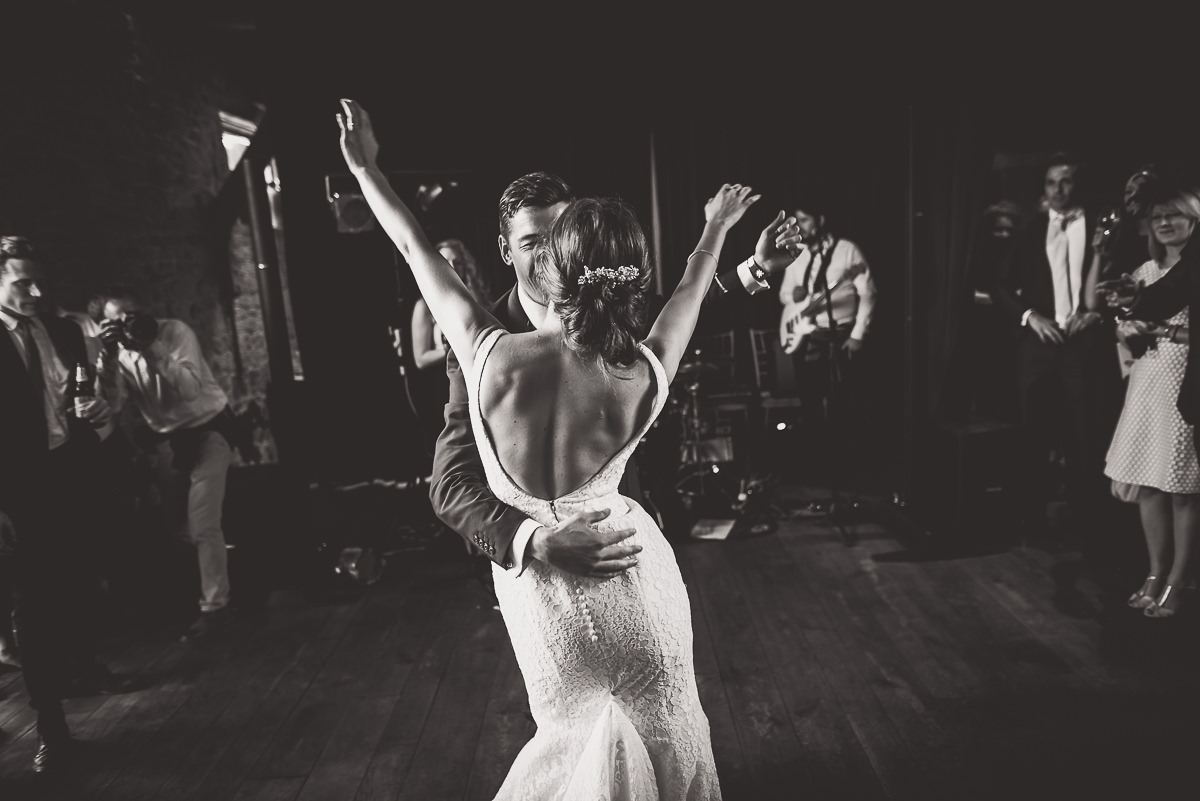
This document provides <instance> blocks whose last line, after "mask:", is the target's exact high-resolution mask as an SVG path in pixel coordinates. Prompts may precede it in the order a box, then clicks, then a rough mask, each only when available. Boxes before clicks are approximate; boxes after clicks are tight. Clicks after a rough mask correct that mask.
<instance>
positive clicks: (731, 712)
mask: <svg viewBox="0 0 1200 801" xmlns="http://www.w3.org/2000/svg"><path fill="white" fill-rule="evenodd" d="M867 517H868V519H866V520H864V521H862V522H860V523H857V524H855V525H852V526H851V529H850V533H851V534H852V535H853V536H854V540H855V541H854V542H853V544H851V545H846V544H844V543H843V542H842V540H841V537H840V536H839V534H838V532H837V531H836V530H835V529H834V528H831V527H829V526H828V525H827V524H822V523H821V522H819V521H817V522H814V521H804V520H784V521H782V522H780V524H779V526H778V528H777V529H776V530H775V531H773V532H769V533H766V534H760V535H749V534H748V533H742V532H736V531H735V534H734V536H733V537H732V538H731V539H729V540H728V541H725V542H700V541H691V542H681V543H679V544H678V547H677V548H676V551H677V554H678V558H679V563H680V567H681V569H682V572H683V576H684V580H685V581H686V582H687V586H688V588H689V592H690V595H691V600H692V608H693V620H694V627H695V633H696V671H697V678H698V680H699V686H700V693H701V699H702V701H703V704H704V708H705V710H706V711H707V713H708V716H709V719H710V721H711V724H712V735H713V749H714V752H715V754H716V759H717V767H718V771H719V773H720V776H721V782H722V786H723V790H724V795H725V798H726V799H728V800H729V801H741V800H742V799H755V800H758V799H789V801H790V800H791V799H808V798H813V799H862V800H867V799H997V800H998V801H999V800H1000V799H1015V798H1020V799H1029V798H1054V799H1077V798H1113V799H1132V798H1143V797H1151V796H1153V797H1159V796H1161V797H1176V796H1177V792H1179V791H1177V790H1176V789H1175V788H1176V787H1177V786H1179V785H1177V784H1176V782H1180V781H1182V779H1183V777H1185V776H1188V777H1190V778H1192V779H1194V767H1193V765H1194V760H1195V756H1196V753H1197V751H1196V745H1197V744H1198V742H1200V736H1198V731H1200V730H1198V728H1197V725H1196V720H1197V718H1196V714H1195V710H1196V709H1200V706H1197V705H1196V701H1197V696H1198V695H1200V693H1198V692H1197V684H1198V682H1197V680H1196V676H1197V675H1198V674H1197V670H1196V668H1197V664H1198V660H1197V659H1196V658H1195V650H1196V649H1195V641H1196V628H1195V625H1194V624H1191V623H1188V622H1187V621H1186V620H1184V619H1183V616H1182V615H1181V616H1180V617H1179V618H1177V619H1175V620H1171V621H1152V620H1146V619H1144V618H1141V617H1138V616H1137V615H1136V614H1135V613H1133V612H1131V611H1130V610H1127V609H1126V608H1124V606H1123V605H1122V603H1121V601H1122V600H1123V599H1122V598H1121V597H1118V595H1117V593H1118V592H1119V591H1127V590H1125V588H1123V587H1122V588H1115V587H1114V588H1106V587H1104V586H1101V585H1102V582H1098V581H1097V580H1096V579H1094V578H1092V577H1089V575H1088V573H1087V570H1086V569H1085V567H1084V566H1083V564H1082V562H1081V561H1080V557H1079V555H1078V554H1077V553H1073V552H1071V551H1066V552H1063V553H1059V554H1053V553H1048V552H1046V551H1045V550H1042V549H1040V548H1036V547H1031V546H1024V545H1020V544H1017V545H1014V546H1011V547H1007V548H1003V549H999V550H997V551H995V552H992V553H984V554H976V555H971V556H959V557H955V558H936V557H935V558H928V556H927V555H926V556H920V557H919V558H918V557H917V556H916V555H914V554H913V553H911V552H908V551H906V550H905V548H904V546H903V544H902V543H901V542H900V541H898V540H897V539H896V538H895V537H894V536H893V535H892V534H891V533H889V531H888V530H886V529H885V528H883V527H882V526H881V525H880V524H879V523H878V522H875V521H872V520H870V519H869V515H868V516H867ZM1130 536H1137V534H1136V532H1131V535H1130ZM473 567H474V563H473V562H471V561H469V560H468V559H467V558H466V557H465V556H463V555H462V549H461V547H459V546H457V545H456V544H455V543H450V542H441V541H438V542H435V543H433V544H432V545H431V546H430V547H428V548H427V549H426V550H424V551H414V552H411V553H408V554H406V555H403V556H402V557H401V558H398V559H397V560H395V561H393V562H392V563H391V564H389V566H388V568H387V571H386V573H385V577H384V579H383V580H382V581H380V582H379V583H377V584H375V585H373V586H372V587H370V588H369V589H367V590H366V591H365V592H362V593H360V594H358V595H357V596H353V597H349V598H345V597H342V598H328V597H325V598H317V597H313V596H311V595H305V594H302V593H300V592H293V591H277V592H275V593H273V594H272V595H271V596H270V598H269V600H268V602H267V603H266V604H265V606H264V607H263V608H261V609H256V610H253V611H248V612H245V613H243V614H241V615H240V616H239V617H238V619H237V620H236V621H235V622H234V624H233V625H232V627H231V628H230V630H229V631H228V632H227V633H226V634H225V635H224V636H223V637H221V638H218V639H216V640H214V641H211V642H207V643H203V644H184V643H180V642H177V641H176V640H175V639H174V638H173V636H171V633H170V632H169V631H168V630H166V629H162V630H144V631H136V632H134V633H132V634H129V635H128V636H125V637H121V638H119V641H118V642H115V643H114V644H113V645H112V646H111V647H110V649H109V652H108V653H106V654H105V655H106V656H107V657H109V664H110V666H111V667H113V669H115V670H119V671H122V672H130V673H140V674H143V675H144V676H145V677H146V679H147V680H148V682H149V686H148V687H147V688H146V689H144V690H140V691H137V692H133V693H129V694H126V695H120V696H110V697H98V698H82V699H73V700H71V701H69V702H68V713H69V723H70V726H71V728H72V731H73V732H74V734H75V736H76V737H77V738H78V739H79V740H81V741H82V742H83V748H82V751H81V753H80V756H79V760H78V762H77V764H76V767H75V769H74V772H73V774H72V776H71V777H69V779H68V780H67V781H66V783H65V784H64V785H62V786H59V787H56V788H54V789H53V791H49V790H47V789H46V788H40V789H39V787H38V786H37V785H36V784H35V783H34V782H33V781H32V779H31V776H30V772H29V763H30V760H31V757H32V754H33V750H34V741H35V734H34V732H33V731H32V725H33V720H34V719H33V715H32V713H31V711H30V710H29V709H28V707H27V705H26V701H27V698H26V695H25V693H24V688H23V684H22V681H21V679H20V676H19V674H17V673H11V672H10V673H3V674H0V799H3V800H4V801H10V800H15V799H20V798H24V797H31V798H32V797H57V798H67V799H73V800H74V799H93V798H95V799H114V801H115V800H117V799H120V800H122V801H133V800H134V799H154V801H168V799H213V800H214V801H215V800H217V799H220V800H222V801H224V800H225V799H234V800H235V801H250V800H251V799H258V800H261V801H267V800H268V799H269V800H270V801H292V800H295V801H317V800H318V799H339V801H350V799H356V800H357V801H368V800H373V799H420V800H421V801H431V800H434V799H439V800H440V799H470V800H471V801H477V800H482V799H489V798H491V797H492V795H493V793H494V792H495V791H496V789H497V788H498V786H499V785H500V782H501V781H502V779H503V777H504V775H505V772H506V771H507V769H508V766H509V765H510V764H511V762H512V760H513V758H514V757H515V755H516V754H517V752H518V750H519V749H520V748H521V745H522V744H523V743H524V742H525V741H526V740H527V739H528V738H529V737H530V736H531V734H532V732H533V723H532V721H531V720H530V719H529V717H528V716H527V710H526V698H525V691H524V687H523V685H522V682H521V676H520V674H519V672H518V670H517V668H516V665H515V663H514V660H513V655H512V650H511V648H510V646H509V643H508V640H507V635H506V632H505V629H504V626H503V623H502V621H501V619H500V614H499V613H498V612H496V611H494V610H493V609H492V608H491V606H490V604H489V602H488V600H487V596H486V593H485V590H484V589H483V587H482V585H481V584H480V583H479V582H478V581H477V580H476V578H475V572H474V569H473ZM1189 784H1190V785H1193V786H1194V781H1189ZM1184 786H1187V785H1184ZM1186 795H1188V793H1186V792H1185V794H1184V796H1186ZM1184 796H1178V797H1184Z"/></svg>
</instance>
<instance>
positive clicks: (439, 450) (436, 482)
mask: <svg viewBox="0 0 1200 801" xmlns="http://www.w3.org/2000/svg"><path fill="white" fill-rule="evenodd" d="M446 375H447V378H448V379H449V380H450V400H449V402H447V403H446V424H445V426H444V427H443V428H442V433H441V434H439V435H438V439H437V445H436V446H435V448H434V452H433V478H432V479H431V481H430V485H429V500H430V502H431V503H432V504H433V512H434V514H436V515H437V516H438V519H440V520H441V521H442V522H443V523H445V524H446V525H447V526H449V527H450V528H452V529H453V530H454V531H456V532H457V533H458V535H459V536H460V537H462V538H463V539H464V540H465V541H466V542H467V543H468V544H469V545H473V546H474V547H475V548H476V549H478V550H480V551H482V552H483V554H484V555H485V556H487V557H488V558H489V559H491V560H492V561H493V562H495V563H496V564H498V565H500V566H501V567H504V568H506V569H509V568H511V567H512V566H513V564H514V561H515V560H514V559H513V555H512V554H511V553H510V548H511V546H512V542H513V537H514V536H515V535H516V532H517V529H518V528H519V527H520V526H521V524H522V523H524V522H525V521H526V520H528V519H529V518H527V517H526V516H525V515H524V514H522V513H521V512H520V511H518V510H517V509H514V508H513V507H511V506H509V505H507V504H505V503H504V502H502V501H501V500H500V499H499V498H497V497H496V496H495V495H494V494H493V493H492V491H491V488H489V487H488V483H487V477H486V476H485V475H484V472H483V462H482V461H481V460H480V458H479V448H478V447H477V445H476V442H475V434H474V432H473V431H472V429H471V416H470V410H469V406H468V400H467V385H466V381H465V380H464V377H463V374H462V369H461V368H460V367H459V364H458V359H456V358H455V357H454V352H453V351H450V352H449V353H448V354H447V356H446Z"/></svg>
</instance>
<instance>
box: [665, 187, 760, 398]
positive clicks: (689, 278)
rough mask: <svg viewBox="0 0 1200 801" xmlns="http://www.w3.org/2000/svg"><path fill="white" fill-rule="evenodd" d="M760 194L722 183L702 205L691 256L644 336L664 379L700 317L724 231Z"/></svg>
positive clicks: (676, 363) (671, 373)
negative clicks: (701, 230) (699, 228)
mask: <svg viewBox="0 0 1200 801" xmlns="http://www.w3.org/2000/svg"><path fill="white" fill-rule="evenodd" d="M760 197H762V195H751V194H750V187H748V186H742V185H741V184H732V185H730V184H724V185H723V186H722V187H721V188H720V189H718V190H717V193H716V194H715V195H714V196H713V197H711V198H709V200H708V202H707V203H705V204H704V219H705V223H704V233H702V234H701V235H700V241H699V242H697V243H696V248H695V250H693V251H692V255H690V256H688V260H687V268H686V269H685V270H684V271H683V278H681V279H679V286H677V287H675V291H674V292H672V293H671V297H670V299H669V300H668V301H667V303H666V305H665V306H663V309H662V311H661V312H660V313H659V315H658V319H657V320H655V321H654V325H653V326H652V327H651V328H650V335H649V336H647V337H646V347H648V348H650V350H652V351H654V355H655V356H657V357H658V360H659V361H660V362H662V366H663V368H664V369H665V370H666V371H667V379H668V380H669V381H673V380H674V379H675V372H676V370H678V369H679V362H680V361H681V360H682V359H683V354H684V351H685V350H686V349H687V345H688V342H689V341H690V340H691V338H692V332H693V331H695V330H696V320H697V319H699V317H700V304H701V303H702V302H703V301H704V295H705V294H706V293H707V292H708V288H709V286H710V285H711V284H712V282H713V276H714V275H715V274H716V271H717V260H718V259H719V258H720V256H721V247H722V246H723V245H724V244H725V233H726V232H727V231H728V230H729V229H730V228H732V227H733V225H734V223H736V222H737V221H738V220H740V219H741V218H742V214H744V213H745V211H746V209H748V208H750V206H751V204H753V203H754V201H756V200H758V199H759V198H760Z"/></svg>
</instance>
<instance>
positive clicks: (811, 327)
mask: <svg viewBox="0 0 1200 801" xmlns="http://www.w3.org/2000/svg"><path fill="white" fill-rule="evenodd" d="M865 270H866V265H863V264H859V265H856V266H855V267H853V268H851V269H850V270H848V271H847V272H846V274H845V275H843V276H842V277H841V278H839V279H838V280H836V281H834V282H833V284H832V285H831V286H830V287H829V288H827V289H825V290H822V291H821V292H813V293H811V294H809V295H808V297H806V298H805V299H804V300H802V301H800V302H799V303H785V304H784V305H783V314H782V315H780V318H779V344H780V345H782V346H783V352H784V353H795V352H796V351H797V350H799V349H800V346H801V345H803V344H804V342H805V340H807V339H808V337H809V335H811V334H812V332H813V331H816V330H817V328H819V326H818V325H817V316H818V315H820V314H823V313H824V312H825V305H826V303H827V301H828V300H829V298H830V297H831V296H832V295H833V291H834V290H835V289H837V288H838V287H840V286H841V285H842V284H848V283H850V282H851V281H853V280H854V279H855V278H857V277H858V276H859V275H860V274H862V273H863V272H865Z"/></svg>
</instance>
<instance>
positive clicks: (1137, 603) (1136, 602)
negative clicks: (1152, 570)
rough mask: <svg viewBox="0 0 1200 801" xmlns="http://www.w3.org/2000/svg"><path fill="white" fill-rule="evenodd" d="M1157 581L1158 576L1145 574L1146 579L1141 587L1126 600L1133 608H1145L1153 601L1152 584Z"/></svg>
mask: <svg viewBox="0 0 1200 801" xmlns="http://www.w3.org/2000/svg"><path fill="white" fill-rule="evenodd" d="M1156 583H1158V576H1146V580H1145V581H1144V582H1142V588H1141V589H1140V590H1138V591H1137V592H1135V593H1134V594H1133V595H1130V596H1129V600H1128V601H1126V602H1125V603H1127V604H1128V605H1129V606H1130V607H1132V608H1133V609H1145V608H1146V607H1148V606H1150V605H1151V604H1153V603H1154V585H1155V584H1156Z"/></svg>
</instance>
